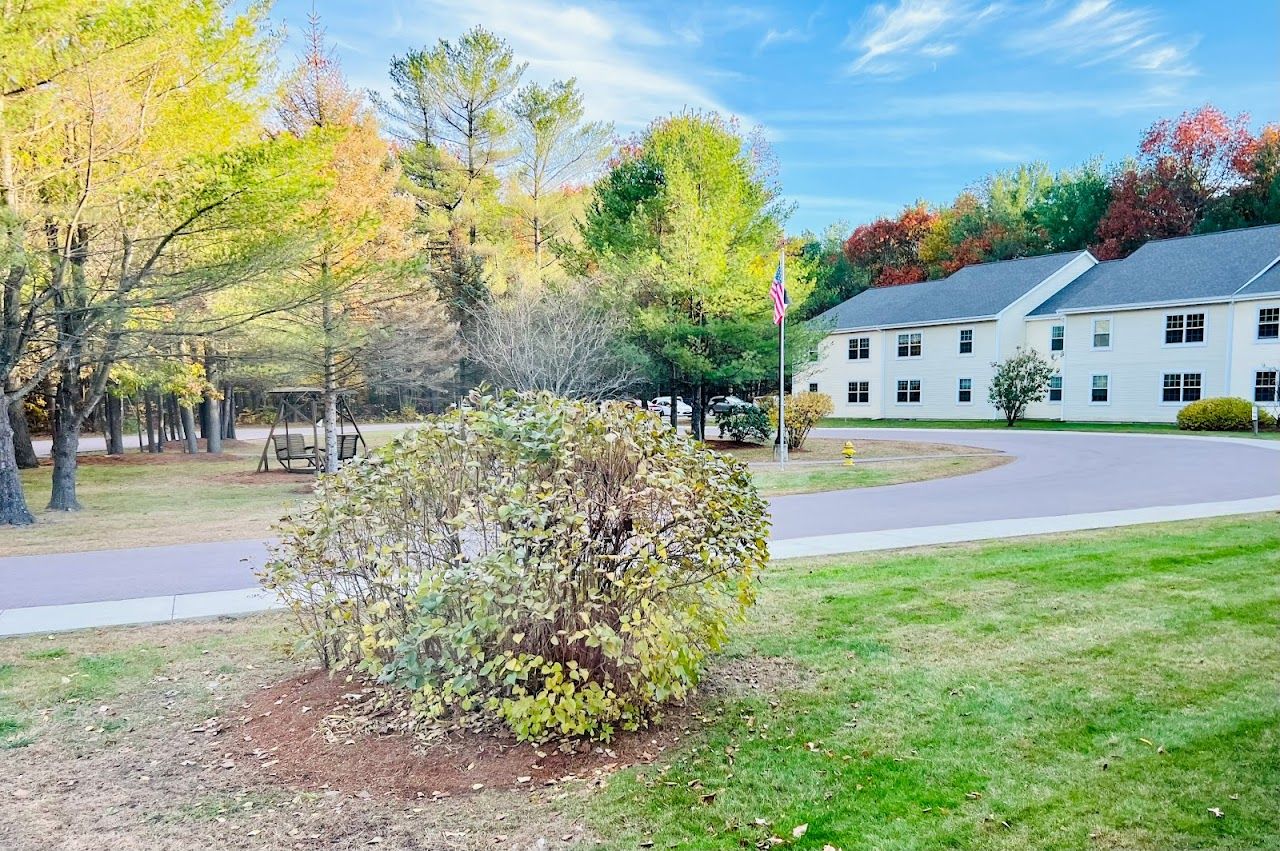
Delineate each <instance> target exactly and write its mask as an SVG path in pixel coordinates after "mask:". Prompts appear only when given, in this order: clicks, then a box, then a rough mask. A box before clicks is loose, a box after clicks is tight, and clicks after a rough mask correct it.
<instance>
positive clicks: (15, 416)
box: [4, 396, 40, 470]
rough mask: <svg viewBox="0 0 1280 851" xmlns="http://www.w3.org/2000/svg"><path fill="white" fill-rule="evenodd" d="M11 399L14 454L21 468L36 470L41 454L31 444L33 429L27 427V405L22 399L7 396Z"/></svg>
mask: <svg viewBox="0 0 1280 851" xmlns="http://www.w3.org/2000/svg"><path fill="white" fill-rule="evenodd" d="M4 398H6V399H8V400H9V426H10V427H11V428H12V429H13V455H14V459H15V461H16V462H17V464H18V469H20V470H34V469H35V468H36V467H39V466H40V456H38V455H36V448H35V447H34V446H32V445H31V431H30V429H28V428H27V406H26V405H25V404H24V403H23V401H22V400H21V399H15V398H13V397H12V396H5V397H4Z"/></svg>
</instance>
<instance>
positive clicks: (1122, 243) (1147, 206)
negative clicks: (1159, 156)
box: [1092, 165, 1196, 260]
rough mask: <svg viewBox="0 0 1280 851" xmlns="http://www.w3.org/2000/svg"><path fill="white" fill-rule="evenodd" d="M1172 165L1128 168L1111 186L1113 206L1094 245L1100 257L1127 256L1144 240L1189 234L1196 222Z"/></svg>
mask: <svg viewBox="0 0 1280 851" xmlns="http://www.w3.org/2000/svg"><path fill="white" fill-rule="evenodd" d="M1168 170H1169V169H1168V166H1166V165H1161V166H1157V167H1156V169H1155V170H1154V171H1151V172H1142V171H1138V170H1135V169H1130V170H1128V171H1125V172H1124V173H1123V174H1121V175H1120V177H1119V178H1118V179H1117V180H1116V182H1115V185H1113V186H1112V188H1111V206H1109V207H1108V208H1107V214H1106V215H1105V216H1103V217H1102V221H1100V222H1098V242H1097V244H1095V245H1094V246H1092V251H1093V254H1094V256H1096V257H1097V258H1098V259H1099V260H1115V259H1117V258H1120V257H1127V256H1128V255H1129V254H1132V253H1133V252H1134V251H1136V250H1137V249H1138V248H1140V247H1141V246H1142V244H1143V243H1144V242H1146V241H1147V240H1151V239H1167V238H1168V237H1171V236H1186V235H1187V234H1189V233H1191V230H1192V228H1193V227H1195V224H1196V215H1195V211H1194V210H1192V209H1190V208H1189V207H1188V206H1187V205H1186V204H1185V203H1184V200H1183V199H1182V198H1181V197H1180V194H1179V193H1178V192H1177V190H1176V189H1175V188H1174V186H1173V182H1174V181H1173V178H1172V176H1171V175H1170V174H1169V173H1168Z"/></svg>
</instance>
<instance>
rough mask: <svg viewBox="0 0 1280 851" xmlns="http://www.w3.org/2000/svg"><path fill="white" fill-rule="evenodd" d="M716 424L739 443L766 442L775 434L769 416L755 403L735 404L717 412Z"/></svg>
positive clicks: (722, 431)
mask: <svg viewBox="0 0 1280 851" xmlns="http://www.w3.org/2000/svg"><path fill="white" fill-rule="evenodd" d="M716 425H717V426H719V427H720V433H721V434H726V435H728V436H729V439H730V440H736V441H737V442H738V443H748V442H750V443H764V442H765V441H766V440H768V439H769V438H770V437H771V436H772V434H773V431H772V429H771V428H770V427H769V416H768V415H767V414H766V413H765V412H764V411H762V410H760V409H759V408H757V407H756V406H755V405H734V406H733V407H731V408H729V409H728V410H725V411H722V412H721V413H718V414H716Z"/></svg>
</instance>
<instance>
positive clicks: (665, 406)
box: [649, 396, 693, 417]
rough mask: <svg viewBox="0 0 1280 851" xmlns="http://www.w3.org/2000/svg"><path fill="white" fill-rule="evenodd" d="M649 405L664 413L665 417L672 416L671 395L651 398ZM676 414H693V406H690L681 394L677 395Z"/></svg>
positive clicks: (684, 415)
mask: <svg viewBox="0 0 1280 851" xmlns="http://www.w3.org/2000/svg"><path fill="white" fill-rule="evenodd" d="M649 407H650V408H652V409H653V410H655V411H657V412H658V413H660V414H662V415H663V416H664V417H669V416H671V397H670V396H655V397H654V398H652V399H650V400H649ZM676 416H677V417H689V416H693V408H691V407H689V404H688V403H687V402H685V400H684V399H681V398H680V397H679V396H677V397H676Z"/></svg>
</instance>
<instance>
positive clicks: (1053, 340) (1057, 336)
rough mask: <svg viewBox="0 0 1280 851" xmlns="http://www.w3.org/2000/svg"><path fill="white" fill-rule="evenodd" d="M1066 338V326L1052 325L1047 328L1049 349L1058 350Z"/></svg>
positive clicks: (1060, 349) (1061, 347)
mask: <svg viewBox="0 0 1280 851" xmlns="http://www.w3.org/2000/svg"><path fill="white" fill-rule="evenodd" d="M1066 339H1067V326H1065V325H1054V326H1053V327H1052V328H1050V329H1049V351H1051V352H1060V351H1062V349H1063V345H1064V343H1066Z"/></svg>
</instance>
